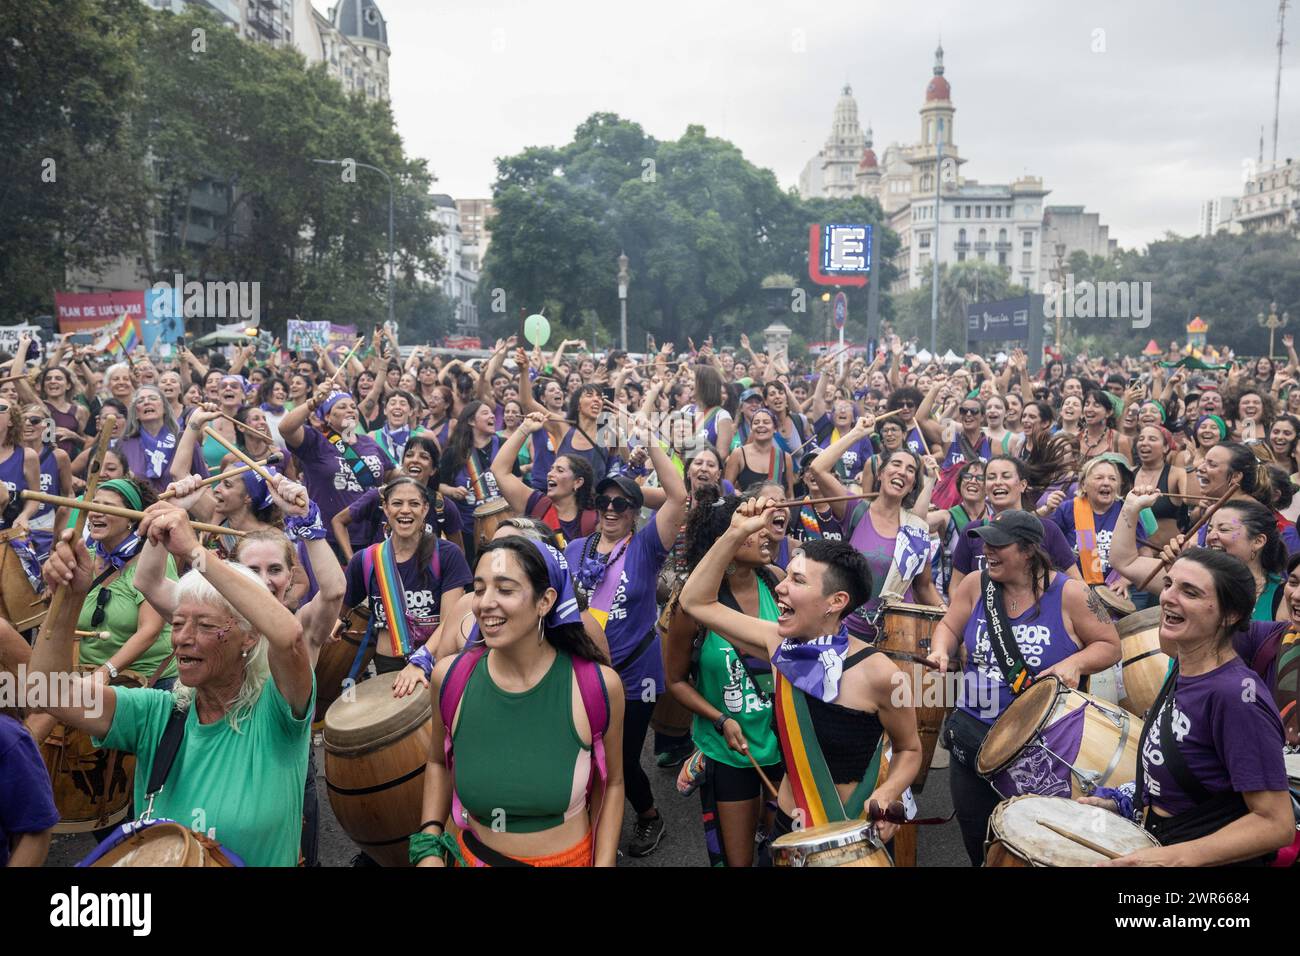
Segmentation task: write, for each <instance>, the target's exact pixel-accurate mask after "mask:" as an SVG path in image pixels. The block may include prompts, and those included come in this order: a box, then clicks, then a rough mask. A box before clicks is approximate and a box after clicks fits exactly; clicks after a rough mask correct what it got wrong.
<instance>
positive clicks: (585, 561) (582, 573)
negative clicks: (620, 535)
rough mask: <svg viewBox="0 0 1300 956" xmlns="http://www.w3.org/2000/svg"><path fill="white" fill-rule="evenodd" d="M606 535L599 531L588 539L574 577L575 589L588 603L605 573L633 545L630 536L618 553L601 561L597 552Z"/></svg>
mask: <svg viewBox="0 0 1300 956" xmlns="http://www.w3.org/2000/svg"><path fill="white" fill-rule="evenodd" d="M603 536H604V533H603V532H601V531H597V532H596V533H595V534H593V535H590V536H589V537H588V538H587V543H586V545H585V546H584V547H583V549H582V561H581V562H580V563H579V564H578V570H577V573H576V574H575V575H574V576H573V584H574V587H575V588H576V589H577V590H578V592H579V593H580V594H581V595H582V596H583V599H584V600H586V601H587V602H588V603H590V601H591V595H592V594H594V593H595V592H596V588H598V587H600V582H601V581H602V580H604V578H605V572H607V571H608V570H609V569H610V568H611V567H613V566H614V565H615V564H617V563H618V559H619V558H621V557H622V556H623V552H624V551H626V550H627V546H628V545H629V544H631V543H632V535H631V534H629V535H628V536H627V537H626V538H624V539H623V543H622V544H621V545H620V546H619V549H618V551H616V552H614V553H613V554H610V555H608V556H607V557H606V560H604V561H601V560H600V553H599V552H598V551H597V550H596V548H597V545H598V544H599V543H600V541H601V540H602V538H603Z"/></svg>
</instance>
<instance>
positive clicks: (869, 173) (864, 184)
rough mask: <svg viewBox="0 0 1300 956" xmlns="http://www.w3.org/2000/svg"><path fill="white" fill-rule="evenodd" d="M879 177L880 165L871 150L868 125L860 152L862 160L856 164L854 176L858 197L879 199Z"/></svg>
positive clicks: (869, 125)
mask: <svg viewBox="0 0 1300 956" xmlns="http://www.w3.org/2000/svg"><path fill="white" fill-rule="evenodd" d="M880 175H881V174H880V163H879V162H878V161H877V160H876V151H875V150H874V149H872V148H871V124H870V123H868V124H867V135H866V148H865V149H863V150H862V159H861V160H860V161H859V162H858V171H857V173H856V174H855V176H854V178H855V179H856V181H857V184H858V195H859V196H868V197H870V198H872V199H879V198H880Z"/></svg>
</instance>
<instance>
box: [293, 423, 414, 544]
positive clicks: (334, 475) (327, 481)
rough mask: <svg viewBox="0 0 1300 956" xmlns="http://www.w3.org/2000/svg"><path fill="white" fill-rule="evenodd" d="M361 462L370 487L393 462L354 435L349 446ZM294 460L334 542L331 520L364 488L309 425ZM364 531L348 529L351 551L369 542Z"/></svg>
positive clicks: (362, 437) (367, 440)
mask: <svg viewBox="0 0 1300 956" xmlns="http://www.w3.org/2000/svg"><path fill="white" fill-rule="evenodd" d="M352 447H353V448H354V449H355V450H356V453H357V455H359V456H360V458H361V460H362V461H363V462H365V467H366V470H367V471H368V472H369V473H370V476H371V478H373V479H374V480H373V481H371V483H370V485H371V487H374V486H376V485H378V484H379V483H380V482H381V481H383V480H384V475H385V474H386V473H387V472H388V471H389V469H391V468H392V467H393V462H392V459H390V458H389V457H388V455H387V454H386V453H385V452H384V450H383V449H382V448H380V447H379V445H378V444H376V442H375V440H374V439H373V438H371V437H370V436H369V435H360V434H359V435H357V442H356V444H355V445H353V446H352ZM293 454H294V457H295V458H297V459H298V464H299V465H300V466H301V467H302V478H303V484H305V485H306V486H307V493H308V495H309V496H310V497H311V500H312V501H314V502H316V504H317V505H319V506H320V514H321V520H322V521H324V522H325V529H326V532H327V537H328V538H329V540H330V541H333V540H334V529H333V528H332V527H331V526H330V522H331V520H332V519H333V517H334V516H335V515H336V514H338V513H339V512H340V511H342V510H343V509H344V508H346V507H348V506H349V505H350V504H352V502H354V501H356V500H357V499H358V498H360V497H361V496H362V495H363V494H365V491H366V488H365V486H363V485H362V484H361V482H360V481H359V480H357V476H356V475H355V474H354V473H353V471H352V465H351V464H349V463H348V462H347V461H345V460H344V459H343V458H342V456H340V455H339V453H338V451H336V450H335V448H334V446H333V445H331V444H330V443H329V439H327V438H326V437H325V436H324V435H322V434H321V433H320V432H319V431H317V430H316V429H315V428H314V427H312V426H311V425H307V426H304V428H303V430H302V441H300V442H299V443H298V447H297V448H294V449H293ZM365 533H366V529H365V528H363V527H361V526H360V525H349V526H348V539H349V540H350V541H351V542H352V547H353V548H364V547H365V546H366V545H367V544H370V543H371V542H370V541H369V540H366V539H365V537H364V536H365Z"/></svg>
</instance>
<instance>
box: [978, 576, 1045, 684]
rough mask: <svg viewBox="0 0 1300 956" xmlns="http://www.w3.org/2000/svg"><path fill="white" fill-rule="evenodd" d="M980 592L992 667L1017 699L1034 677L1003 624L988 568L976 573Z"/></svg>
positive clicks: (1003, 612)
mask: <svg viewBox="0 0 1300 956" xmlns="http://www.w3.org/2000/svg"><path fill="white" fill-rule="evenodd" d="M980 589H981V590H982V592H983V594H984V622H985V624H986V625H987V626H988V632H989V644H990V646H991V647H992V649H993V664H994V665H995V666H996V667H997V669H998V670H999V671H1000V672H1001V674H1002V679H1003V680H1004V681H1006V684H1007V686H1008V687H1010V688H1011V693H1012V695H1014V696H1016V697H1019V696H1020V695H1021V694H1023V693H1024V692H1025V690H1026V689H1027V688H1028V687H1029V685H1030V684H1032V683H1033V682H1034V677H1035V676H1036V675H1035V673H1034V672H1033V671H1031V670H1030V669H1029V665H1028V664H1026V663H1025V658H1024V655H1023V654H1021V653H1020V645H1019V644H1017V643H1016V639H1015V637H1014V636H1013V635H1012V633H1011V628H1010V626H1009V625H1008V624H1007V609H1006V602H1005V601H1004V600H1003V598H1002V585H1000V584H997V583H995V582H994V581H993V579H992V578H990V577H989V572H988V568H985V569H984V570H983V571H981V572H980Z"/></svg>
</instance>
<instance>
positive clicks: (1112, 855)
mask: <svg viewBox="0 0 1300 956" xmlns="http://www.w3.org/2000/svg"><path fill="white" fill-rule="evenodd" d="M1034 822H1035V823H1037V824H1038V825H1039V826H1040V827H1047V829H1049V830H1051V831H1052V832H1053V833H1056V834H1059V835H1060V836H1063V837H1065V838H1066V839H1067V840H1070V841H1072V842H1074V843H1077V844H1079V846H1083V847H1087V848H1088V849H1089V850H1091V851H1092V852H1093V853H1100V854H1101V855H1102V856H1104V857H1105V858H1106V859H1108V860H1118V859H1119V858H1120V857H1121V856H1122V855H1123V854H1120V853H1116V852H1115V851H1114V850H1111V849H1107V848H1106V847H1104V846H1101V845H1099V844H1096V843H1093V842H1092V841H1091V840H1088V839H1085V838H1084V837H1081V836H1079V834H1077V833H1071V832H1070V831H1069V830H1067V829H1065V828H1064V827H1058V826H1057V825H1056V824H1055V823H1049V822H1048V821H1046V820H1035V821H1034Z"/></svg>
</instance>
